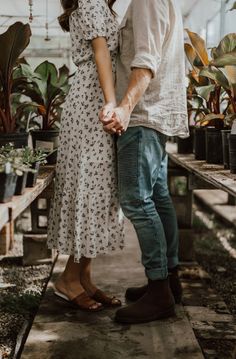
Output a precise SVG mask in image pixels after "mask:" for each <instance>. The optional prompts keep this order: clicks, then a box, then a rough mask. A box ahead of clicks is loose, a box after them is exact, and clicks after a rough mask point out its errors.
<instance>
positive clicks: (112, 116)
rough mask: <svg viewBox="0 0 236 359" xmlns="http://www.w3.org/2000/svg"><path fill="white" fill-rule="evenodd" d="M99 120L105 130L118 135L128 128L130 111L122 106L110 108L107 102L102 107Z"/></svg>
mask: <svg viewBox="0 0 236 359" xmlns="http://www.w3.org/2000/svg"><path fill="white" fill-rule="evenodd" d="M99 120H100V121H101V122H102V124H103V129H104V131H105V132H107V133H109V134H118V135H119V136H120V135H121V134H122V133H123V132H125V131H126V130H127V128H128V125H129V120H130V113H129V111H128V109H126V108H125V107H123V106H118V107H115V108H114V107H113V108H111V104H107V105H105V106H104V107H103V108H102V110H101V112H100V114H99Z"/></svg>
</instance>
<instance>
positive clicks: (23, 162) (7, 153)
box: [0, 143, 47, 176]
mask: <svg viewBox="0 0 236 359" xmlns="http://www.w3.org/2000/svg"><path fill="white" fill-rule="evenodd" d="M46 157H47V154H46V153H45V152H44V151H42V150H41V149H37V150H33V149H31V148H29V147H25V148H22V149H16V148H14V146H13V145H12V144H11V143H9V144H7V145H5V146H3V147H1V148H0V173H2V172H4V173H15V174H17V175H18V176H22V175H23V173H24V172H35V170H34V169H32V165H33V164H34V163H36V162H40V163H41V164H45V163H47V161H46Z"/></svg>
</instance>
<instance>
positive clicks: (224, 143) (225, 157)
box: [221, 130, 230, 170]
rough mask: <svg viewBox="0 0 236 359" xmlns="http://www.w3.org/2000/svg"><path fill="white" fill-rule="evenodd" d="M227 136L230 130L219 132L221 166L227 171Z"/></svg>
mask: <svg viewBox="0 0 236 359" xmlns="http://www.w3.org/2000/svg"><path fill="white" fill-rule="evenodd" d="M229 134H230V130H221V135H222V147H223V164H224V169H226V170H228V169H229Z"/></svg>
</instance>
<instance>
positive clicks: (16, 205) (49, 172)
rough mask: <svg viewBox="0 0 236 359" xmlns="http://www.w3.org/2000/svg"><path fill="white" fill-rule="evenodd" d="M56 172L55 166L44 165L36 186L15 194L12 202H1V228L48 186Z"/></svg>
mask: <svg viewBox="0 0 236 359" xmlns="http://www.w3.org/2000/svg"><path fill="white" fill-rule="evenodd" d="M54 174H55V167H54V166H44V167H42V168H41V169H40V172H39V177H38V179H37V183H36V186H35V187H33V188H26V190H25V193H24V194H23V195H20V196H14V197H13V199H12V201H11V202H8V203H3V204H0V230H1V229H2V228H3V227H4V225H6V224H7V222H9V221H13V220H15V219H16V218H17V217H18V216H19V215H20V214H21V213H22V212H23V211H24V210H25V209H26V208H27V207H29V205H30V204H31V203H32V202H33V201H34V200H35V199H36V198H37V197H38V196H39V195H40V194H41V193H42V192H43V191H44V189H45V188H47V187H48V186H49V185H50V183H51V182H52V180H53V178H54Z"/></svg>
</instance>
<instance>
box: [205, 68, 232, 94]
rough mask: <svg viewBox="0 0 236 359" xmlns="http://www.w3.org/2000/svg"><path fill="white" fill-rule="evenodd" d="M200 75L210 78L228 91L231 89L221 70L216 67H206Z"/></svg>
mask: <svg viewBox="0 0 236 359" xmlns="http://www.w3.org/2000/svg"><path fill="white" fill-rule="evenodd" d="M200 75H201V76H205V77H208V78H209V79H211V80H213V81H215V82H216V83H217V84H218V85H220V86H222V87H224V88H225V89H227V90H228V89H230V84H229V81H228V79H227V77H226V76H225V75H224V73H223V72H222V71H221V70H219V69H217V68H216V67H213V68H212V67H210V66H209V67H206V68H204V69H202V70H201V71H200Z"/></svg>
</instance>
